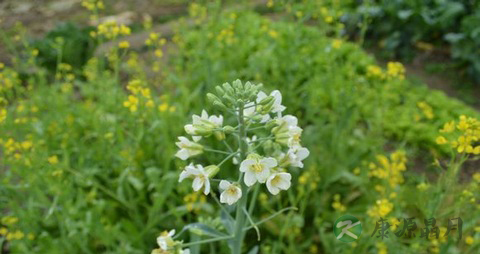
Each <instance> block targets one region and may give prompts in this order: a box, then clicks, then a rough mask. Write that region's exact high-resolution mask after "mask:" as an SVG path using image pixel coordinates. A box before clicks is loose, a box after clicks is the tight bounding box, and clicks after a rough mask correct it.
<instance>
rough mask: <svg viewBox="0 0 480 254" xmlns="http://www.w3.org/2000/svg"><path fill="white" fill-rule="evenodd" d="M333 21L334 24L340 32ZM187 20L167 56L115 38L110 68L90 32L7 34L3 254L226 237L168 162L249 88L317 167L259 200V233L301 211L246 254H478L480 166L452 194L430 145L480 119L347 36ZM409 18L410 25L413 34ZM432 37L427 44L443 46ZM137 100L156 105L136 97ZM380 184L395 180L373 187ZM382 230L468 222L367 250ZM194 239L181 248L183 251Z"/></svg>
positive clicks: (229, 20) (219, 18)
mask: <svg viewBox="0 0 480 254" xmlns="http://www.w3.org/2000/svg"><path fill="white" fill-rule="evenodd" d="M389 2H390V1H389ZM446 2H448V3H443V4H445V5H448V4H451V3H450V2H451V1H446ZM336 3H337V2H336V1H333V2H331V4H332V6H337V5H334V4H336ZM382 3H383V2H380V3H379V4H382ZM395 3H396V2H395ZM408 3H413V2H408ZM275 4H278V3H275ZM309 4H311V3H310V2H309V1H306V2H302V3H295V5H293V4H292V5H291V7H290V8H292V10H291V12H292V13H294V15H295V16H296V17H297V18H299V19H302V17H305V16H307V15H310V14H308V13H307V10H308V9H310V7H311V6H310V5H309ZM391 4H392V6H394V7H390V5H389V6H388V8H387V7H385V8H383V7H376V8H377V9H378V8H382V10H383V12H384V13H391V12H394V11H393V10H390V9H389V8H396V7H395V5H394V4H393V2H391ZM372 5H373V4H372ZM438 5H440V3H438ZM332 6H329V9H327V13H329V14H328V15H327V16H325V17H328V16H329V15H331V16H332V19H333V18H334V17H335V18H336V17H337V16H335V15H336V13H337V12H336V10H337V9H334V8H332ZM338 6H340V5H339V4H338ZM374 7H375V6H372V8H374ZM296 8H298V9H296ZM303 8H304V9H303ZM325 8H326V7H325ZM419 8H420V7H419ZM421 8H423V7H421ZM439 8H440V7H439ZM444 8H446V7H444ZM446 9H448V10H449V11H452V10H451V8H446ZM446 9H445V10H446ZM189 10H190V16H189V20H188V21H185V22H180V25H178V26H176V27H175V29H174V30H175V33H174V35H173V36H172V38H171V39H169V40H168V42H167V44H166V46H165V45H163V44H161V43H160V44H161V45H160V46H153V45H152V44H149V45H146V46H144V47H142V48H141V49H135V50H134V49H132V50H130V49H125V48H120V47H118V46H116V45H118V42H119V40H122V38H120V37H116V39H117V40H115V43H113V45H114V46H113V48H112V50H111V51H108V52H107V55H106V56H104V55H101V56H99V55H95V54H93V46H94V45H95V44H96V43H99V42H100V41H101V39H99V38H98V37H95V38H91V34H90V32H91V31H98V28H95V27H91V28H88V29H77V28H74V27H70V28H68V27H69V25H66V27H67V28H68V29H67V28H65V27H64V28H62V27H60V28H58V30H55V31H52V32H51V33H49V34H48V35H47V36H46V37H45V39H44V40H41V41H31V40H29V39H28V38H27V36H26V35H22V34H23V33H19V31H22V30H21V29H20V28H17V29H16V30H15V31H9V32H11V33H16V34H20V35H22V36H21V37H20V38H19V40H18V41H20V42H22V43H18V42H17V43H14V42H12V43H11V44H10V45H14V48H13V49H14V51H16V52H21V53H18V54H16V55H14V58H13V61H12V64H11V65H10V66H5V67H3V68H2V69H1V76H0V77H1V81H0V84H1V86H0V94H1V96H2V98H3V99H2V104H1V105H2V107H3V108H5V110H6V117H5V119H4V121H3V123H1V124H0V133H1V136H0V137H1V145H2V148H1V155H0V156H1V165H2V166H1V169H0V173H1V175H2V180H1V181H2V184H1V185H0V193H1V195H0V211H1V212H2V216H3V218H2V221H1V224H2V225H1V228H2V229H1V230H2V231H0V234H1V235H2V237H0V238H1V239H2V240H1V241H2V244H3V246H4V248H5V249H6V248H8V249H9V250H11V252H12V253H26V252H38V253H47V252H48V253H145V252H149V251H150V250H151V249H153V248H154V246H155V238H156V236H157V235H158V234H159V233H160V232H161V231H163V230H165V229H170V228H176V229H177V230H180V229H181V228H182V226H184V225H186V224H188V223H190V222H193V221H196V220H198V218H200V221H202V222H203V223H205V224H207V225H209V226H211V227H214V228H217V229H218V228H221V227H222V225H221V223H220V221H219V219H218V211H215V210H214V209H213V207H214V206H213V204H214V203H213V201H212V200H210V199H209V198H204V197H202V196H200V195H198V194H196V193H191V189H190V187H189V186H188V184H183V183H182V184H178V174H179V172H180V170H181V168H182V167H183V166H185V165H184V164H182V162H180V161H178V160H175V159H174V156H173V155H174V154H175V152H176V148H175V146H174V142H175V139H176V137H177V136H179V135H182V134H183V124H184V123H185V122H187V121H189V119H190V116H191V114H193V113H198V112H200V111H201V109H203V108H204V107H205V105H206V103H205V99H206V98H205V94H206V93H207V92H211V91H212V90H213V88H214V86H216V85H219V84H222V83H223V82H226V81H232V80H234V79H237V78H240V79H242V80H250V81H252V82H254V83H263V84H264V86H265V88H266V89H267V90H273V89H278V90H280V91H281V92H282V94H283V95H284V97H283V99H284V102H283V104H284V105H286V106H287V110H286V112H287V113H290V114H294V115H297V116H299V121H300V123H299V125H300V126H302V127H304V129H305V131H304V136H305V137H306V138H304V145H305V146H306V147H308V148H309V149H310V151H311V156H310V157H309V158H308V159H307V160H306V166H305V168H304V169H303V170H297V171H295V172H292V175H293V182H292V188H291V189H290V190H289V191H288V192H285V193H282V195H278V196H267V195H260V197H259V202H260V205H259V206H258V208H257V210H256V211H255V213H254V215H255V217H256V218H263V217H266V216H268V215H269V214H271V213H272V211H275V210H278V207H286V206H296V207H298V208H299V211H296V212H290V213H288V214H284V215H282V216H281V217H277V218H276V219H275V220H273V221H271V222H269V223H267V224H266V226H264V227H263V228H262V232H261V233H262V239H261V242H257V241H256V239H255V236H254V234H253V233H252V235H247V246H248V247H249V249H250V248H253V247H254V246H256V245H258V246H259V247H260V252H261V253H307V252H309V253H332V252H369V253H386V252H387V251H390V252H392V253H400V252H402V253H404V252H409V251H423V252H426V251H429V252H440V253H452V252H465V253H468V252H471V253H475V251H477V250H478V248H479V246H480V243H479V237H480V235H479V227H480V225H479V224H478V221H480V220H479V218H480V212H479V211H480V210H479V209H480V207H479V205H478V201H477V200H478V198H479V197H478V188H479V182H480V179H478V178H480V177H478V175H476V177H474V179H470V177H468V176H469V175H471V174H473V173H474V172H472V171H471V169H472V168H473V169H474V171H475V170H476V171H475V172H478V166H475V165H478V163H477V164H473V166H471V167H468V166H464V167H463V169H462V170H463V171H464V172H465V173H463V174H462V175H467V177H466V179H464V178H465V177H463V178H462V182H460V183H457V182H455V184H453V185H446V183H445V181H446V180H445V173H446V172H447V171H446V169H445V168H446V165H447V164H448V162H449V161H448V158H449V157H450V155H451V150H450V149H448V148H446V147H445V146H439V145H437V143H436V138H437V136H438V134H439V132H438V131H439V129H441V128H442V126H443V125H444V123H446V122H448V121H451V120H456V119H458V117H459V116H460V115H468V116H471V117H476V118H477V119H478V116H479V115H478V112H477V111H475V110H474V109H472V108H470V107H468V106H466V105H465V104H464V103H462V102H460V101H458V100H456V99H452V98H449V97H447V96H446V95H444V94H443V93H442V92H439V91H432V90H430V89H428V88H427V87H426V86H425V85H423V84H418V83H416V82H412V81H411V80H409V78H408V77H405V73H404V72H405V70H404V68H403V66H402V65H401V64H400V63H398V62H391V63H389V64H388V65H387V66H386V67H381V66H378V65H377V64H376V62H375V60H374V59H373V58H372V57H371V56H370V55H368V54H367V53H366V52H365V51H364V50H363V49H362V48H361V47H360V46H359V45H358V44H355V43H350V42H347V41H345V40H343V39H341V37H340V35H341V33H340V32H339V31H341V29H338V28H339V27H337V25H338V24H332V25H331V26H329V27H327V28H325V29H322V28H318V27H309V26H306V25H304V24H303V23H302V22H274V21H272V20H271V19H269V18H266V17H262V16H260V15H259V14H256V13H253V12H250V11H243V10H231V9H228V8H227V9H225V10H222V9H220V8H218V6H217V5H214V4H212V5H210V6H203V5H198V4H193V5H190V7H189ZM318 10H319V11H320V14H318V15H324V14H325V12H324V11H322V9H321V8H319V9H318ZM299 11H301V12H302V13H299ZM412 12H413V11H412ZM322 13H323V14H322ZM414 13H417V12H413V13H412V14H410V15H409V16H408V17H409V18H410V17H411V19H412V20H413V19H414V17H415V16H416V15H415V14H414ZM311 15H314V13H312V14H311ZM362 15H363V14H362ZM384 15H387V14H384ZM455 15H457V14H455ZM455 15H453V16H455ZM447 16H448V15H447ZM207 17H208V18H207ZM338 17H339V16H338ZM379 17H380V16H379ZM382 17H383V16H382ZM452 19H453V18H452ZM322 20H323V21H322V22H326V23H330V22H328V21H329V20H330V19H328V18H324V19H322ZM384 23H385V24H389V22H384ZM373 24H375V22H373ZM442 24H443V25H442V26H447V25H446V24H444V23H442ZM394 27H397V26H394ZM408 27H417V25H409V26H408ZM62 29H63V30H62ZM145 29H146V30H147V31H149V28H148V26H147V27H146V28H145ZM397 29H398V30H399V31H402V32H403V31H404V32H405V33H410V32H409V30H408V29H405V30H403V29H400V28H397ZM429 29H432V30H434V29H436V27H435V26H431V28H429ZM429 29H426V30H428V31H429V32H424V33H421V34H422V36H425V37H422V36H420V37H419V38H421V39H418V40H424V39H423V38H429V36H431V34H430V33H433V34H434V33H435V32H430V30H429ZM373 30H375V29H373ZM447 30H448V29H447ZM382 33H383V32H382V31H379V34H382ZM59 36H60V37H64V39H58V38H59ZM415 36H416V35H415ZM415 36H414V37H415ZM154 37H155V36H154ZM71 38H78V40H77V39H75V40H71ZM149 38H151V39H152V37H149ZM155 38H157V37H155ZM402 38H403V37H402ZM415 38H416V37H415ZM157 39H158V41H160V37H158V38H157ZM157 39H155V40H157ZM407 41H409V40H408V39H407ZM73 44H74V45H73ZM398 45H400V44H398ZM394 48H397V47H394ZM78 49H81V50H78ZM165 49H168V50H165ZM157 50H160V51H161V52H162V54H161V55H162V56H163V54H165V55H164V56H163V57H160V53H159V51H157ZM80 52H81V53H80ZM89 52H90V53H89ZM84 56H89V57H88V59H84V58H83V57H84ZM65 63H67V64H68V65H66V64H65ZM469 66H470V65H469ZM134 86H139V89H141V91H146V90H148V92H141V93H139V92H135V91H136V90H135V89H132V87H134ZM126 102H128V103H126ZM132 105H135V107H132ZM207 110H208V111H209V112H213V113H214V112H215V111H214V110H213V109H211V108H207ZM474 159H475V158H474ZM477 159H478V158H477ZM206 160H212V161H218V159H217V158H206ZM226 166H228V167H231V168H232V169H234V168H235V167H234V165H233V164H231V163H229V164H228V165H227V164H226ZM375 170H379V171H382V170H384V171H386V172H389V174H391V175H390V176H391V177H390V178H388V179H386V178H380V177H376V176H375V173H372V172H379V171H375ZM477 174H478V173H477ZM392 179H393V180H392ZM447 187H448V188H447ZM472 198H473V201H472ZM460 208H461V209H460ZM346 213H348V214H352V215H355V216H356V217H357V218H359V219H360V220H361V221H362V223H363V227H364V234H363V235H362V237H361V238H360V240H359V241H357V242H355V243H354V244H340V242H339V241H337V240H336V239H335V236H334V235H333V232H332V224H333V222H334V221H335V220H336V219H337V218H338V217H340V216H341V215H344V214H346ZM379 216H383V217H387V218H388V219H389V220H390V219H392V220H393V219H395V218H399V219H401V218H407V217H416V222H417V225H418V226H419V228H420V227H423V219H424V218H430V217H432V216H434V217H437V220H438V224H439V226H440V225H441V226H442V227H446V223H447V218H452V217H458V216H460V217H462V218H463V220H464V226H463V238H462V240H457V237H456V235H453V234H452V235H450V236H449V237H448V238H444V239H440V240H438V241H427V240H425V239H422V238H419V237H418V236H417V237H416V238H413V239H403V238H396V237H391V238H390V239H386V240H384V241H380V240H379V239H377V238H375V237H370V234H371V232H373V229H374V226H375V222H376V221H377V220H378V217H379ZM391 234H392V233H391ZM196 237H199V236H197V235H195V234H188V233H187V234H185V235H184V237H183V238H184V239H185V240H189V239H190V240H191V239H193V238H196ZM468 237H470V238H468ZM467 239H470V240H472V242H470V240H467ZM226 250H227V248H226V245H225V246H223V245H221V246H213V245H212V246H208V247H205V248H203V249H202V250H201V251H202V252H205V253H213V252H215V251H216V252H218V253H223V252H225V251H226Z"/></svg>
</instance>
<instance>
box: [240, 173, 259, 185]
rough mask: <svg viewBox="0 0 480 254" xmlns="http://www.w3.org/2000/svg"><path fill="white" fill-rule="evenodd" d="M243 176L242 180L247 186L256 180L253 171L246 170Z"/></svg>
mask: <svg viewBox="0 0 480 254" xmlns="http://www.w3.org/2000/svg"><path fill="white" fill-rule="evenodd" d="M243 177H244V179H243V180H244V182H245V184H246V185H247V186H248V187H250V186H252V185H253V184H255V182H256V181H257V178H256V177H255V173H253V172H251V171H246V172H245V175H244V176H243Z"/></svg>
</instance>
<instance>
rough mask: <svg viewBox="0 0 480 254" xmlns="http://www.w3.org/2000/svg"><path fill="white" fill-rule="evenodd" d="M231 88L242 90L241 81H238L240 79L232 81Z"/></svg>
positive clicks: (239, 91) (238, 91)
mask: <svg viewBox="0 0 480 254" xmlns="http://www.w3.org/2000/svg"><path fill="white" fill-rule="evenodd" d="M233 88H234V89H235V90H236V91H237V93H241V92H242V91H243V85H242V81H240V79H237V80H235V81H233Z"/></svg>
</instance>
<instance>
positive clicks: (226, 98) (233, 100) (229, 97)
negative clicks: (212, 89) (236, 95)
mask: <svg viewBox="0 0 480 254" xmlns="http://www.w3.org/2000/svg"><path fill="white" fill-rule="evenodd" d="M223 98H224V99H225V100H227V101H228V102H230V103H231V104H236V101H235V99H233V97H232V96H230V95H228V94H224V95H223Z"/></svg>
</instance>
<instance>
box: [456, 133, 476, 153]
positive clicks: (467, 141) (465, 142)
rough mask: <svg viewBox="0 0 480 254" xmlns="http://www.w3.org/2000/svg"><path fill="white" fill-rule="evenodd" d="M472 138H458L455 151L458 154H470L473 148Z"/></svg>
mask: <svg viewBox="0 0 480 254" xmlns="http://www.w3.org/2000/svg"><path fill="white" fill-rule="evenodd" d="M471 141H472V138H471V137H468V136H460V137H459V138H458V143H457V151H458V152H459V153H463V152H470V151H473V147H472V145H471Z"/></svg>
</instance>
